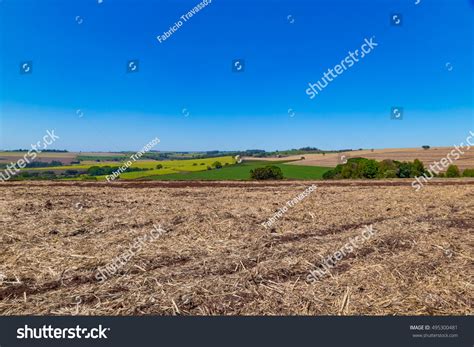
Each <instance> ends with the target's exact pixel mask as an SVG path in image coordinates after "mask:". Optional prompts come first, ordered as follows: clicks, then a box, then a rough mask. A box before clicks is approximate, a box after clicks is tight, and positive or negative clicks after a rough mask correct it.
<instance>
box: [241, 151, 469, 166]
mask: <svg viewBox="0 0 474 347" xmlns="http://www.w3.org/2000/svg"><path fill="white" fill-rule="evenodd" d="M452 150H453V148H452V147H435V148H430V149H427V150H425V149H422V148H401V149H397V148H391V149H374V150H373V151H372V150H370V149H364V150H356V151H347V152H340V153H326V154H323V153H311V154H301V155H292V156H288V157H281V158H276V157H273V158H252V157H245V158H244V159H246V160H266V161H281V160H291V161H292V162H291V163H290V165H304V166H322V167H335V166H336V165H337V164H341V161H342V160H345V159H350V158H356V157H363V158H367V159H375V160H378V161H381V160H384V159H392V160H398V161H413V160H415V159H419V160H421V161H422V162H423V164H424V165H425V167H427V166H428V165H430V164H432V163H433V162H435V161H440V160H441V159H442V158H444V157H446V155H447V154H448V153H449V152H451V151H452ZM463 151H464V152H465V153H464V154H463V155H461V157H460V158H459V159H458V160H456V161H455V163H454V164H456V165H457V166H458V167H459V168H460V169H461V170H463V169H468V168H469V169H470V168H474V149H473V148H471V149H470V150H469V151H467V150H465V149H464V150H463ZM301 157H304V159H303V160H301ZM341 157H342V159H341Z"/></svg>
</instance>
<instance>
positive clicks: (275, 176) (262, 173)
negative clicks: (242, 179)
mask: <svg viewBox="0 0 474 347" xmlns="http://www.w3.org/2000/svg"><path fill="white" fill-rule="evenodd" d="M250 177H251V178H252V179H254V180H281V179H283V172H282V171H281V169H280V168H279V167H278V166H272V165H269V166H265V167H259V168H256V169H253V170H250Z"/></svg>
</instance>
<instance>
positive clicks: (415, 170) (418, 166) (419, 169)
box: [411, 159, 425, 177]
mask: <svg viewBox="0 0 474 347" xmlns="http://www.w3.org/2000/svg"><path fill="white" fill-rule="evenodd" d="M411 170H412V171H411V177H418V176H421V175H423V174H424V173H425V167H424V166H423V163H422V162H421V161H419V160H418V159H415V161H413V166H412V167H411Z"/></svg>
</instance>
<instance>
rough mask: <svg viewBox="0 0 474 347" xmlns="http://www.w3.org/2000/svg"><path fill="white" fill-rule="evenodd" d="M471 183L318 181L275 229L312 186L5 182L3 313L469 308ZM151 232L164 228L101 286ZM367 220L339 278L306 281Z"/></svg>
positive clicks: (0, 231)
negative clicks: (118, 260)
mask: <svg viewBox="0 0 474 347" xmlns="http://www.w3.org/2000/svg"><path fill="white" fill-rule="evenodd" d="M440 182H441V183H440ZM472 182H474V181H472V180H443V181H436V182H435V181H433V182H431V183H430V184H428V185H427V186H425V187H424V188H423V189H422V190H421V191H419V192H415V191H414V190H413V189H412V188H411V187H410V186H409V182H408V181H403V182H398V181H397V183H394V182H387V181H376V182H366V181H349V182H314V183H315V184H316V185H317V186H318V187H317V188H316V190H315V191H314V192H313V193H312V194H311V195H310V196H309V197H307V198H306V199H305V200H303V201H302V202H301V203H299V204H298V205H296V206H294V207H293V208H289V210H288V212H286V214H284V215H283V217H282V218H281V219H279V220H278V221H277V222H276V223H275V224H274V226H273V228H272V230H270V229H265V228H264V227H263V226H262V225H261V223H262V222H264V221H266V220H267V219H268V218H270V217H271V216H272V215H273V214H274V213H275V212H276V211H277V210H278V208H281V207H283V206H284V204H285V203H286V201H288V200H291V199H293V198H294V197H296V196H297V195H298V194H299V193H301V192H302V191H304V189H306V188H307V187H308V186H309V185H310V184H311V182H283V183H272V184H268V183H256V182H251V183H246V182H205V183H204V182H192V183H189V182H117V183H114V184H103V183H100V182H99V183H88V182H86V183H81V182H71V183H67V182H63V183H48V182H24V183H23V182H7V183H6V184H3V185H0V275H3V276H4V277H3V281H2V280H1V278H0V314H2V315H23V314H40V315H42V314H64V315H75V314H80V315H89V314H94V315H147V314H158V315H173V314H182V315H222V314H223V315H337V314H342V315H357V314H361V315H468V314H473V313H474V312H473V311H474V310H473V301H472V299H473V293H474V291H473V290H472V279H473V246H474V236H473V235H474V234H473V232H474V216H473V213H472V211H473V209H474V187H473V185H472ZM178 183H179V184H178ZM341 183H344V184H341ZM398 183H404V185H398ZM432 183H433V184H432ZM122 188H125V189H122ZM144 188H145V189H144ZM153 224H161V225H162V227H163V228H164V229H165V230H167V231H168V232H167V234H165V235H164V236H162V237H160V238H158V239H157V240H155V241H150V242H148V243H147V244H146V245H145V246H144V247H143V249H142V250H141V251H140V252H138V253H137V254H136V255H135V256H134V257H133V258H132V259H131V260H130V261H129V262H128V263H127V264H126V265H125V266H124V267H123V268H122V269H121V270H120V271H119V273H118V274H116V275H115V276H113V277H111V278H109V279H108V280H107V281H105V282H104V283H100V282H98V281H96V279H95V278H94V275H95V271H96V269H97V267H98V266H104V265H106V264H107V263H108V262H110V261H111V260H112V259H113V258H115V257H117V256H118V255H120V254H121V253H123V252H124V251H125V250H127V249H128V248H129V245H130V244H131V243H132V242H133V241H134V240H135V239H136V237H140V236H143V235H145V234H147V233H148V232H149V231H150V230H151V229H152V226H153ZM368 224H372V225H373V227H374V230H375V231H376V233H375V235H374V236H373V237H372V238H371V239H369V240H368V241H366V242H365V243H364V244H363V245H362V246H361V247H360V248H359V249H357V250H356V251H355V252H353V253H350V254H348V255H347V256H346V257H344V258H343V259H341V260H340V261H339V262H338V263H337V265H336V266H335V268H333V269H332V270H331V276H327V277H325V278H323V279H322V280H320V281H318V282H316V283H315V284H311V283H308V282H307V281H306V276H307V274H308V272H309V271H310V270H312V269H313V266H314V264H319V262H320V259H321V258H320V256H327V255H330V254H333V253H334V252H335V251H337V250H338V249H339V248H341V247H342V246H343V245H344V244H346V243H347V242H348V241H349V239H350V238H353V237H355V236H358V235H360V233H361V228H362V227H363V226H364V225H368Z"/></svg>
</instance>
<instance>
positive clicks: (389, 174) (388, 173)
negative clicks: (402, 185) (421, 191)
mask: <svg viewBox="0 0 474 347" xmlns="http://www.w3.org/2000/svg"><path fill="white" fill-rule="evenodd" d="M382 177H383V178H396V177H397V171H396V170H387V171H385V172H384V173H383V175H382Z"/></svg>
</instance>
